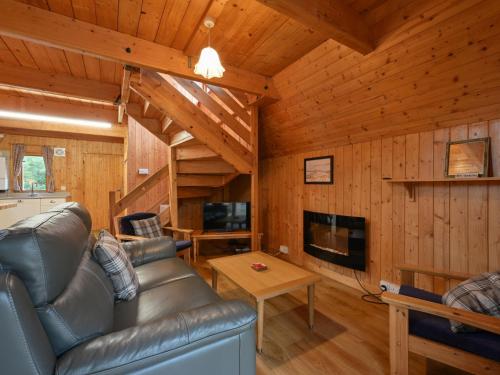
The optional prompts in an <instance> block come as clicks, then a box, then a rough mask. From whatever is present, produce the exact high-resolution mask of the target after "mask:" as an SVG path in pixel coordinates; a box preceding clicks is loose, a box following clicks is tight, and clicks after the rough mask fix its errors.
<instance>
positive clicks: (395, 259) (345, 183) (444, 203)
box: [261, 120, 500, 292]
mask: <svg viewBox="0 0 500 375" xmlns="http://www.w3.org/2000/svg"><path fill="white" fill-rule="evenodd" d="M484 136H490V137H491V140H492V166H493V174H494V175H495V176H500V120H491V121H484V122H480V123H473V124H466V125H461V126H456V127H452V128H449V129H438V130H434V131H424V132H419V133H411V134H407V135H400V136H395V137H385V138H378V139H374V140H371V141H367V142H363V143H355V144H352V145H345V146H338V147H332V148H325V149H323V150H321V151H312V152H304V153H295V154H292V155H286V156H281V157H275V158H268V159H263V160H262V161H261V184H262V185H261V189H262V190H261V197H262V198H261V199H262V212H261V215H262V226H263V230H264V248H265V249H268V250H270V251H274V250H277V249H278V247H279V246H280V245H287V246H288V247H289V254H288V259H289V260H290V261H292V262H294V263H297V264H302V265H304V266H305V267H309V268H312V269H315V270H317V271H319V272H322V273H324V274H326V275H330V276H331V275H334V276H336V277H337V276H338V277H340V278H341V279H342V281H346V282H348V283H350V284H352V285H354V284H355V279H354V274H353V271H352V270H350V269H347V268H344V267H340V266H337V265H334V264H330V263H327V262H323V261H321V260H317V259H315V258H313V257H311V256H309V255H308V254H305V253H304V252H303V239H302V237H303V224H302V220H303V217H302V212H303V210H311V211H317V212H325V213H337V214H343V215H354V216H363V217H365V218H366V222H367V235H368V238H367V251H368V269H367V272H358V276H359V277H360V279H361V280H362V282H363V283H366V284H367V285H377V284H378V282H379V281H380V280H381V279H385V280H390V281H394V282H398V281H399V280H400V275H399V273H398V271H397V270H396V269H395V268H394V265H396V264H400V263H412V264H418V265H422V266H430V267H434V268H435V269H444V270H451V271H462V272H470V273H473V274H477V273H480V272H484V271H488V270H490V271H493V270H498V269H500V210H499V208H500V206H499V205H500V203H499V202H500V185H498V184H495V183H486V182H485V183H481V184H468V183H446V182H439V183H424V184H418V185H417V188H416V200H415V201H414V202H412V201H411V200H410V199H409V198H408V195H407V192H406V189H405V187H404V186H403V184H391V183H388V182H386V181H383V178H384V177H386V178H393V179H396V178H408V179H410V178H413V179H418V178H441V177H443V175H444V160H445V153H446V142H448V140H457V139H471V138H478V137H484ZM325 155H333V156H334V157H335V173H334V182H335V183H334V184H333V185H305V184H304V183H303V174H304V170H303V168H304V167H303V163H304V158H307V157H314V156H325ZM417 285H418V286H420V287H423V288H426V289H428V290H434V291H436V292H443V291H444V290H446V288H447V287H448V285H447V284H446V282H445V281H444V280H442V279H439V278H431V277H419V278H418V280H417Z"/></svg>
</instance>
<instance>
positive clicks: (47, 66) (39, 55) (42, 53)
mask: <svg viewBox="0 0 500 375" xmlns="http://www.w3.org/2000/svg"><path fill="white" fill-rule="evenodd" d="M24 44H25V45H26V48H28V51H29V52H30V54H31V56H32V57H33V60H34V61H35V63H36V65H37V66H38V67H39V68H40V70H43V71H44V72H54V71H55V69H54V67H53V66H52V63H51V61H50V59H49V54H48V52H47V48H46V47H45V46H42V45H40V44H35V43H31V42H28V41H25V42H24Z"/></svg>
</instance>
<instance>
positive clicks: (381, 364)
mask: <svg viewBox="0 0 500 375" xmlns="http://www.w3.org/2000/svg"><path fill="white" fill-rule="evenodd" d="M206 259H207V258H206V257H204V256H201V257H200V258H199V261H198V263H197V264H196V265H195V268H196V269H197V270H198V272H199V273H200V274H201V275H202V276H203V277H204V278H205V280H207V282H210V279H211V272H210V269H209V267H208V264H207V263H206ZM218 288H219V293H220V294H221V295H222V297H223V298H224V299H235V298H237V299H244V300H246V301H247V302H248V303H249V304H251V305H254V302H253V301H252V299H251V298H250V297H249V296H248V295H246V294H245V292H244V291H243V290H241V289H239V288H238V287H237V286H236V285H234V284H233V283H231V282H230V281H229V280H228V279H226V278H224V276H222V275H221V276H220V277H219V280H218ZM306 303H307V292H306V288H304V290H300V291H296V292H293V293H290V294H287V295H284V296H280V297H275V298H273V299H271V300H269V301H266V306H265V313H264V315H265V318H264V326H265V329H264V347H263V353H262V354H259V355H257V374H259V375H264V374H273V375H274V374H276V375H278V374H283V375H285V374H286V375H293V374H350V375H354V374H374V375H375V374H388V373H389V344H388V309H387V307H386V306H385V305H375V304H371V303H367V302H364V301H362V300H361V293H360V292H359V291H357V290H355V289H352V288H350V287H347V286H344V285H343V284H340V283H338V282H336V281H333V280H330V279H327V278H323V280H322V281H321V282H320V283H318V284H317V286H316V299H315V303H316V306H315V308H316V313H315V314H316V315H315V317H316V319H315V320H316V325H315V328H314V330H313V331H310V330H309V329H308V327H307V305H306ZM410 369H411V371H410V374H426V373H427V374H463V372H461V371H458V370H455V369H451V368H448V367H444V366H442V365H440V364H437V363H429V364H426V361H425V360H424V359H423V358H421V357H418V356H416V355H411V357H410Z"/></svg>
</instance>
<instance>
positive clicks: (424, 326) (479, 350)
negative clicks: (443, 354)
mask: <svg viewBox="0 0 500 375" xmlns="http://www.w3.org/2000/svg"><path fill="white" fill-rule="evenodd" d="M399 293H400V294H402V295H406V296H409V297H414V298H420V299H424V300H426V301H430V302H435V303H441V296H439V295H437V294H433V293H429V292H426V291H423V290H421V289H417V288H413V287H409V286H406V285H402V286H401V289H400V291H399ZM409 324H410V334H412V335H415V336H419V337H423V338H425V339H428V340H432V341H436V342H440V343H442V344H445V345H449V346H452V347H455V348H458V349H461V350H464V351H466V352H469V353H474V354H477V355H479V356H481V357H485V358H489V359H492V360H495V361H500V335H495V334H494V333H490V332H485V331H478V332H470V333H465V332H464V333H453V332H452V331H451V328H450V322H449V321H448V319H444V318H441V317H438V316H434V315H430V314H426V313H422V312H419V311H410V322H409Z"/></svg>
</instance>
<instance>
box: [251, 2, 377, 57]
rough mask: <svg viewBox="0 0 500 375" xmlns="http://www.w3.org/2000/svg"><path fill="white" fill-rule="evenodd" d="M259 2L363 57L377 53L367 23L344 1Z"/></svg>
mask: <svg viewBox="0 0 500 375" xmlns="http://www.w3.org/2000/svg"><path fill="white" fill-rule="evenodd" d="M257 1H258V2H260V3H262V4H264V5H265V6H267V7H269V8H272V9H274V10H276V11H277V12H279V13H281V14H284V15H286V16H288V17H290V18H293V19H294V20H296V21H297V22H300V23H302V24H303V25H305V26H307V27H310V28H311V29H313V30H316V31H319V32H321V33H323V34H325V35H326V36H328V37H330V38H332V39H333V40H336V41H337V42H339V43H341V44H344V45H346V46H347V47H350V48H352V49H353V50H355V51H358V52H360V53H362V54H363V55H366V54H368V53H370V52H372V51H373V50H374V49H375V48H374V43H373V41H372V36H371V35H370V30H369V29H368V26H367V24H366V22H365V20H364V19H363V18H362V17H361V15H359V14H358V13H357V12H356V11H355V10H354V9H353V8H351V7H349V6H348V5H346V4H345V2H344V0H313V1H311V0H293V1H290V0H257Z"/></svg>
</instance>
